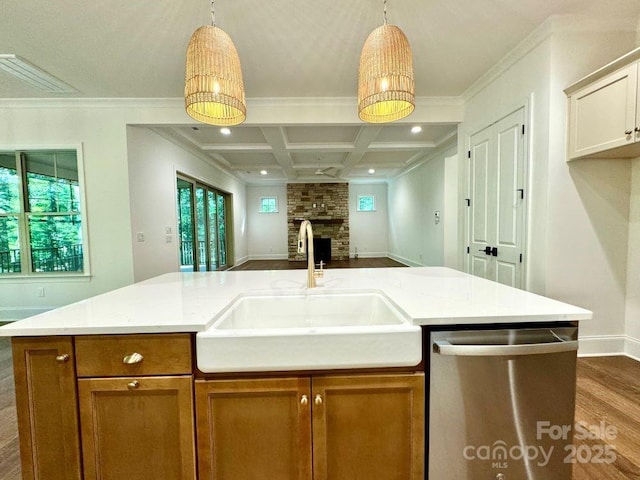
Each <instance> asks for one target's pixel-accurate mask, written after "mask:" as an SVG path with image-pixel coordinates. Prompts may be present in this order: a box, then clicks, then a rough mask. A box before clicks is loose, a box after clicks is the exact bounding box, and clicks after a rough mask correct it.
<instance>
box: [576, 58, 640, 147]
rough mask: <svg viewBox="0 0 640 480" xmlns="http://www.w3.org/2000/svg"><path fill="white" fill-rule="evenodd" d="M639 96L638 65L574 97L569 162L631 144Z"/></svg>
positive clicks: (614, 74) (625, 69) (588, 87)
mask: <svg viewBox="0 0 640 480" xmlns="http://www.w3.org/2000/svg"><path fill="white" fill-rule="evenodd" d="M637 95H638V65H637V64H635V63H634V64H632V65H629V66H628V67H626V68H623V69H621V70H619V71H617V72H615V73H613V74H611V75H609V76H607V77H605V78H603V79H601V80H598V81H597V82H595V83H593V84H591V85H589V86H587V87H585V88H583V89H582V90H580V91H578V92H576V93H574V94H573V95H572V96H571V99H570V107H569V108H570V115H569V158H570V159H571V158H578V157H585V156H596V155H595V154H598V153H600V152H604V151H606V150H609V149H612V148H616V147H622V146H625V145H628V144H632V143H633V142H634V138H635V137H634V130H635V128H636V125H637V124H636V99H637ZM600 156H602V155H600Z"/></svg>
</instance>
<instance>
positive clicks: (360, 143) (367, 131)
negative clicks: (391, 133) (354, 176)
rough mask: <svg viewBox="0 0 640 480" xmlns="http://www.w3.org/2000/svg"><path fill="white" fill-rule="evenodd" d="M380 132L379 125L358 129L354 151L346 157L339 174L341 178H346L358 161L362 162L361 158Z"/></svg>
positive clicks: (380, 127)
mask: <svg viewBox="0 0 640 480" xmlns="http://www.w3.org/2000/svg"><path fill="white" fill-rule="evenodd" d="M380 130H382V126H381V125H377V126H375V127H374V126H365V127H362V128H361V129H360V132H359V133H358V135H357V136H356V141H355V142H354V146H355V149H354V150H353V151H352V152H350V153H349V154H348V155H347V158H346V160H345V162H344V169H343V170H342V172H341V175H340V176H341V177H346V176H348V175H349V173H350V172H351V169H352V168H353V167H355V166H356V165H357V164H358V163H359V162H360V160H362V157H363V156H364V154H365V153H366V152H367V149H368V148H369V145H370V144H371V142H373V141H374V140H375V139H376V138H377V137H378V135H379V134H380Z"/></svg>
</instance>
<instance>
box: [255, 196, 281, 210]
mask: <svg viewBox="0 0 640 480" xmlns="http://www.w3.org/2000/svg"><path fill="white" fill-rule="evenodd" d="M271 199H273V200H275V210H274V211H272V212H268V211H266V210H263V209H262V207H263V203H262V202H263V201H264V200H271ZM258 213H267V214H270V213H271V214H272V213H280V210H279V207H278V196H277V195H265V196H263V197H260V203H259V204H258Z"/></svg>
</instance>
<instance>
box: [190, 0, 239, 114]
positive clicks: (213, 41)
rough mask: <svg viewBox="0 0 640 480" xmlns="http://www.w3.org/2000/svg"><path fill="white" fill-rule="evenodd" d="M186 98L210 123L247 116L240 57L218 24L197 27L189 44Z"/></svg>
mask: <svg viewBox="0 0 640 480" xmlns="http://www.w3.org/2000/svg"><path fill="white" fill-rule="evenodd" d="M184 102H185V107H186V109H187V113H188V114H189V116H191V117H192V118H194V119H196V120H198V121H199V122H203V123H208V124H211V125H221V126H222V125H238V124H239V123H242V122H244V120H245V118H246V116H247V107H246V104H245V98H244V84H243V82H242V70H241V68H240V57H238V51H237V50H236V47H235V46H234V44H233V42H232V41H231V38H230V37H229V35H227V34H226V33H225V32H224V31H223V30H221V29H220V28H218V27H216V25H215V5H214V0H211V25H206V26H203V27H200V28H198V29H197V30H196V31H195V32H194V33H193V35H192V36H191V40H190V41H189V46H188V47H187V66H186V71H185V84H184Z"/></svg>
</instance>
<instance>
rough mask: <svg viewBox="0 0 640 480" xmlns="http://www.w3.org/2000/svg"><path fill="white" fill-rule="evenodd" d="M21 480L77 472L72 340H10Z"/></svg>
mask: <svg viewBox="0 0 640 480" xmlns="http://www.w3.org/2000/svg"><path fill="white" fill-rule="evenodd" d="M13 365H14V375H15V384H16V408H17V414H18V431H19V435H20V456H21V458H22V478H23V479H24V480H35V479H46V480H76V479H78V480H79V479H80V478H81V477H82V473H81V472H82V469H81V460H80V440H79V436H78V431H79V429H78V416H77V405H78V403H77V401H78V398H77V391H76V376H75V362H74V353H73V339H72V338H71V337H46V338H38V337H28V338H14V339H13Z"/></svg>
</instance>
